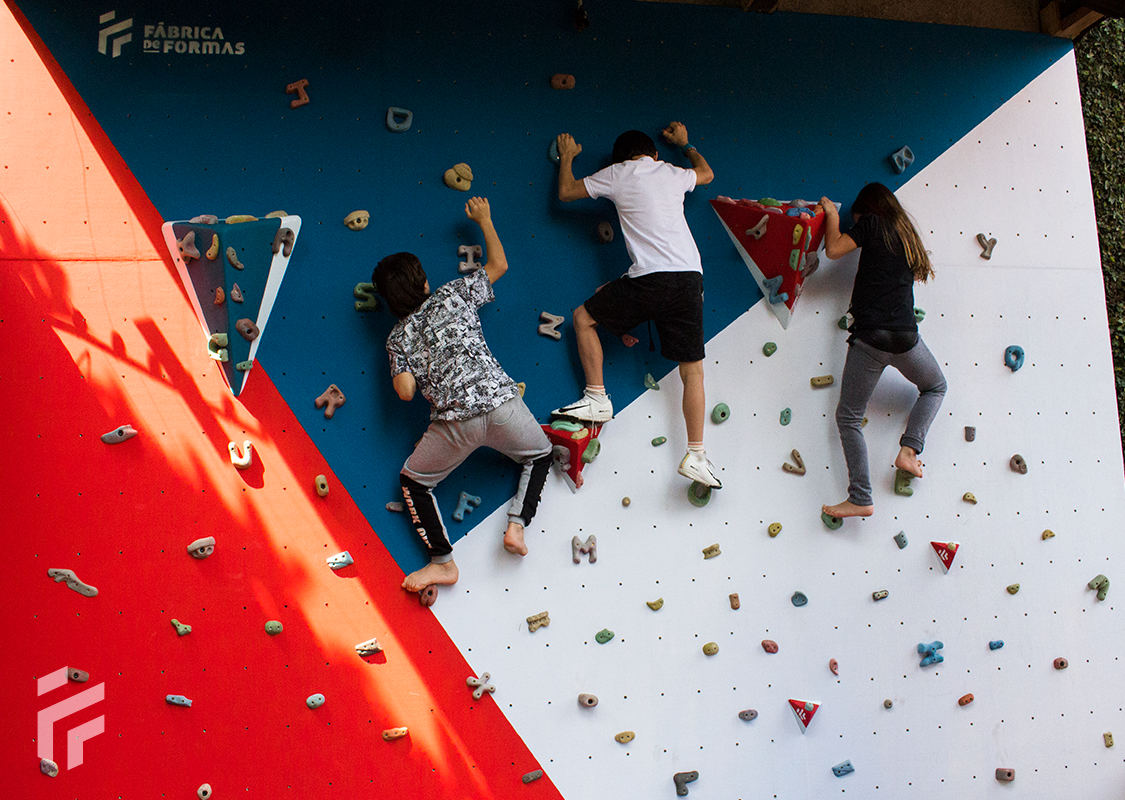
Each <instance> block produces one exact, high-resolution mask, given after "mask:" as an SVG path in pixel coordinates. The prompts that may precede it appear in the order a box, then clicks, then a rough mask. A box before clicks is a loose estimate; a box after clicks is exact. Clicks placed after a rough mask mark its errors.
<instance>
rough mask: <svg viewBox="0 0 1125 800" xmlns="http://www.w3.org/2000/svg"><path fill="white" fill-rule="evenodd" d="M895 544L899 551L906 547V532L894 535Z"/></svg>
mask: <svg viewBox="0 0 1125 800" xmlns="http://www.w3.org/2000/svg"><path fill="white" fill-rule="evenodd" d="M895 544H897V545H898V549H899V550H901V549H902V548H904V547H906V545H907V539H906V531H899V532H898V533H896V534H895Z"/></svg>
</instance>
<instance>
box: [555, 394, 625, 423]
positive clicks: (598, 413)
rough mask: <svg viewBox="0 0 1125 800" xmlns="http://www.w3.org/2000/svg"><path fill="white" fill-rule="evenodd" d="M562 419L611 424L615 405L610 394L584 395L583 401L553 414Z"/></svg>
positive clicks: (557, 409) (564, 407)
mask: <svg viewBox="0 0 1125 800" xmlns="http://www.w3.org/2000/svg"><path fill="white" fill-rule="evenodd" d="M551 413H552V414H554V415H556V416H560V417H570V418H571V419H578V420H583V421H584V422H609V421H610V420H611V419H613V403H611V402H610V401H609V395H608V394H590V393H589V392H583V393H582V399H581V400H579V401H578V402H576V403H571V404H570V405H568V406H563V407H562V408H556V409H555V410H554V411H552V412H551Z"/></svg>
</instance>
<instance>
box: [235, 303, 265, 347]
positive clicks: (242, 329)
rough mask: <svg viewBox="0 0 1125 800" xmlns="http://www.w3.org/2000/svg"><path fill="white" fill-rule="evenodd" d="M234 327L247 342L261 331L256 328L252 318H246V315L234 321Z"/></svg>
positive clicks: (255, 337)
mask: <svg viewBox="0 0 1125 800" xmlns="http://www.w3.org/2000/svg"><path fill="white" fill-rule="evenodd" d="M232 297H233V294H232ZM234 329H235V330H236V331H238V332H239V333H240V334H241V335H242V338H243V339H245V340H246V341H248V342H252V341H254V340H255V339H257V338H258V336H259V335H261V333H262V332H261V330H259V329H258V326H257V325H256V324H255V323H254V320H252V319H247V318H246V317H243V318H242V319H240V320H239V321H238V322H236V323H234Z"/></svg>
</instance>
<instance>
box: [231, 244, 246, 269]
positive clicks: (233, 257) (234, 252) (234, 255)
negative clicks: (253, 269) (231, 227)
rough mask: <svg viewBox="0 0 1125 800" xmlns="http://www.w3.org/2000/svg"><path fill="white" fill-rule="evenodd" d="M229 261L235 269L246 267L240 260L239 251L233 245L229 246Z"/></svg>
mask: <svg viewBox="0 0 1125 800" xmlns="http://www.w3.org/2000/svg"><path fill="white" fill-rule="evenodd" d="M227 262H228V263H229V264H230V265H231V266H232V267H234V268H235V269H244V266H243V264H242V262H241V261H239V260H238V251H237V250H235V249H234V248H233V247H228V248H227Z"/></svg>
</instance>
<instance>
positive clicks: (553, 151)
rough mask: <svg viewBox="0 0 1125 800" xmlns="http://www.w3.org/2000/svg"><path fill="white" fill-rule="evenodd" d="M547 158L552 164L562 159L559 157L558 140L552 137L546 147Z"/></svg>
mask: <svg viewBox="0 0 1125 800" xmlns="http://www.w3.org/2000/svg"><path fill="white" fill-rule="evenodd" d="M547 158H548V159H549V160H550V161H551V163H552V164H558V163H559V162H560V161H562V159H561V158H560V157H559V142H558V140H557V139H552V140H551V144H550V146H549V147H548V148H547Z"/></svg>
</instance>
